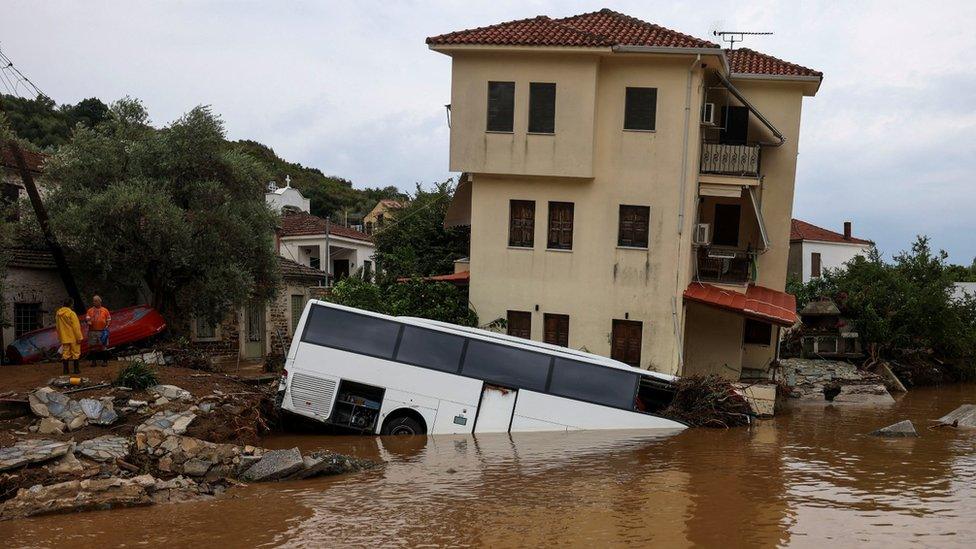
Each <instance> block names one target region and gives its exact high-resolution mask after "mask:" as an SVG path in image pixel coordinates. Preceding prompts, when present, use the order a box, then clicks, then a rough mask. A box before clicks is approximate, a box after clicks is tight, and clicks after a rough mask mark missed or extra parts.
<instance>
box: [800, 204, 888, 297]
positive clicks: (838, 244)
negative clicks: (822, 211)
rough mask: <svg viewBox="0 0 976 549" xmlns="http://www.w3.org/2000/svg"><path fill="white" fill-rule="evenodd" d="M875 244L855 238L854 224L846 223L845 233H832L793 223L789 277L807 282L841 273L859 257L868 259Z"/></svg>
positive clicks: (804, 224) (808, 224)
mask: <svg viewBox="0 0 976 549" xmlns="http://www.w3.org/2000/svg"><path fill="white" fill-rule="evenodd" d="M873 247H874V242H872V241H870V240H866V239H864V238H857V237H855V236H854V235H853V223H852V222H850V221H845V222H844V229H843V232H836V231H831V230H830V229H825V228H823V227H818V226H816V225H814V224H813V223H807V222H806V221H802V220H800V219H793V220H792V222H791V224H790V259H789V276H791V277H795V278H797V279H799V280H802V281H803V282H810V280H812V279H814V278H820V277H821V276H823V273H824V271H826V270H827V269H838V268H840V267H843V266H844V265H845V264H846V263H847V262H848V261H850V260H852V259H854V258H855V257H856V256H859V255H863V256H866V255H867V254H868V253H869V252H870V251H871V248H873Z"/></svg>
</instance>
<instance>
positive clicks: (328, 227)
mask: <svg viewBox="0 0 976 549" xmlns="http://www.w3.org/2000/svg"><path fill="white" fill-rule="evenodd" d="M331 232H332V218H331V217H326V218H325V285H326V286H330V285H331V284H332V282H331V277H332V244H331V242H330V239H331V236H332V235H331V234H330V233H331Z"/></svg>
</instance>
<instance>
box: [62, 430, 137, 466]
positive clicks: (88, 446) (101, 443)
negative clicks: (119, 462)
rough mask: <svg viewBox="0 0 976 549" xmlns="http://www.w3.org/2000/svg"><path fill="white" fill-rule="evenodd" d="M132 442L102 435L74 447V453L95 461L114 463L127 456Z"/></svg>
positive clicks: (123, 438) (124, 438)
mask: <svg viewBox="0 0 976 549" xmlns="http://www.w3.org/2000/svg"><path fill="white" fill-rule="evenodd" d="M130 446H132V441H131V440H130V439H128V438H126V437H117V436H112V435H104V436H100V437H97V438H93V439H89V440H83V441H81V442H79V443H78V445H77V446H76V447H75V453H78V454H81V455H83V456H85V457H86V458H89V459H92V460H95V461H115V460H116V459H122V458H124V457H125V456H127V455H128V454H129V447H130Z"/></svg>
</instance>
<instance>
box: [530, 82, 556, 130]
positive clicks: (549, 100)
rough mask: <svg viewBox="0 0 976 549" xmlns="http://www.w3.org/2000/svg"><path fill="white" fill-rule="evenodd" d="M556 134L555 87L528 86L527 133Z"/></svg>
mask: <svg viewBox="0 0 976 549" xmlns="http://www.w3.org/2000/svg"><path fill="white" fill-rule="evenodd" d="M555 132H556V85H555V84H547V83H541V82H531V83H530V84H529V133H555Z"/></svg>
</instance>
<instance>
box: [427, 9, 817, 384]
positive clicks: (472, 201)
mask: <svg viewBox="0 0 976 549" xmlns="http://www.w3.org/2000/svg"><path fill="white" fill-rule="evenodd" d="M427 43H428V45H429V47H430V48H431V49H432V50H434V51H436V52H439V53H442V54H445V55H448V56H450V57H451V58H452V59H451V62H452V88H451V105H450V127H451V130H450V131H451V137H450V170H451V171H457V172H466V173H465V175H464V176H462V179H461V181H460V182H459V187H458V189H457V191H456V193H455V199H454V201H455V202H454V203H453V204H452V205H451V208H450V211H449V213H448V217H449V218H450V219H455V220H456V221H454V223H448V225H452V224H464V225H470V226H471V255H470V275H469V278H470V300H471V303H472V305H473V307H474V308H475V310H476V312H477V313H478V316H479V318H480V319H481V321H482V322H483V323H488V322H491V321H492V320H493V319H505V320H506V321H507V326H508V331H509V333H511V334H516V335H519V336H523V337H528V338H532V339H535V340H542V341H546V342H550V343H556V344H560V345H568V346H570V347H573V348H585V349H586V350H588V351H590V352H595V353H599V354H602V355H607V356H611V357H612V358H615V359H618V360H621V361H623V362H626V363H628V364H632V365H636V366H640V367H643V368H650V369H654V370H658V371H661V372H667V373H679V374H682V373H683V374H693V373H713V372H714V373H718V374H721V375H724V376H727V377H730V378H738V377H739V376H740V374H741V372H742V370H743V369H750V370H763V369H765V368H766V367H767V366H768V364H769V363H770V362H771V361H772V360H773V359H774V357H775V353H776V348H777V345H776V342H777V340H778V335H779V329H778V327H779V326H785V325H791V324H793V323H794V322H796V320H797V315H796V311H795V300H794V299H793V296H790V295H788V294H786V293H784V292H783V290H784V287H785V284H786V265H787V256H788V254H789V235H790V216H791V213H792V207H793V204H792V200H793V187H794V178H795V172H796V158H797V152H798V137H799V130H800V110H801V106H802V103H803V98H804V97H806V96H813V95H815V94H816V93H817V91H818V89H819V88H820V83H821V80H822V74H821V73H820V72H817V71H814V70H811V69H808V68H805V67H801V66H799V65H796V64H793V63H789V62H786V61H782V60H780V59H777V58H775V57H772V56H769V55H765V54H762V53H759V52H756V51H752V50H749V49H744V48H743V49H737V50H734V51H729V50H724V49H722V48H721V47H720V46H718V45H716V44H714V43H711V42H707V41H705V40H700V39H697V38H694V37H691V36H688V35H685V34H681V33H678V32H675V31H672V30H668V29H665V28H662V27H660V26H657V25H652V24H650V23H646V22H644V21H640V20H638V19H634V18H632V17H628V16H626V15H622V14H619V13H616V12H613V11H610V10H601V11H599V12H594V13H587V14H583V15H578V16H574V17H567V18H562V19H551V18H549V17H544V16H540V17H536V18H533V19H525V20H521V21H513V22H508V23H501V24H498V25H493V26H489V27H483V28H478V29H472V30H464V31H459V32H453V33H450V34H444V35H441V36H434V37H431V38H428V39H427Z"/></svg>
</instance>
